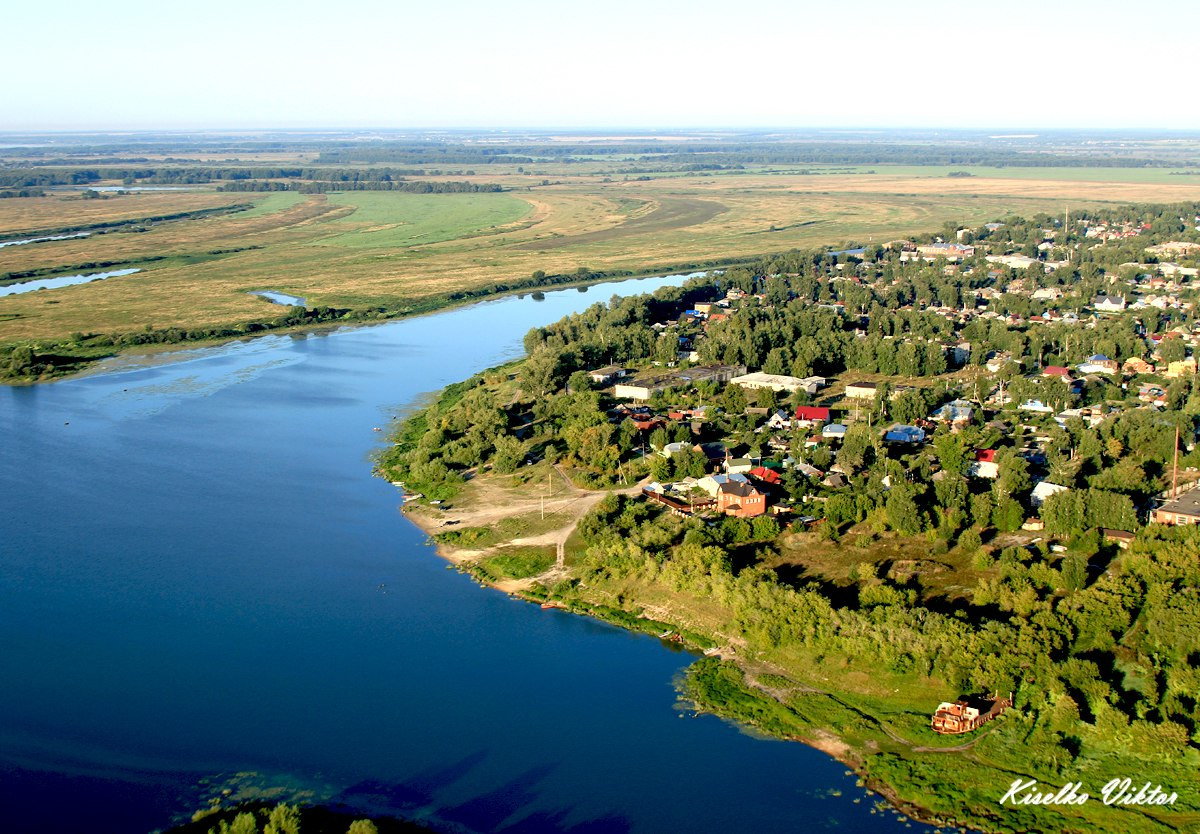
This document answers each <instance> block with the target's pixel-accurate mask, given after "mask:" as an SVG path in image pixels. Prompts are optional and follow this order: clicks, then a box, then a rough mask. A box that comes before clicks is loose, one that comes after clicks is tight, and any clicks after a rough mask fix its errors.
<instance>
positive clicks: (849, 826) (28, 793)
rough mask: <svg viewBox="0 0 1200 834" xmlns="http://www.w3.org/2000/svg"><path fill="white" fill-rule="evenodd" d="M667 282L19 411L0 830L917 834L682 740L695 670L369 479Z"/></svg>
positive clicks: (3, 648)
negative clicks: (249, 794)
mask: <svg viewBox="0 0 1200 834" xmlns="http://www.w3.org/2000/svg"><path fill="white" fill-rule="evenodd" d="M678 280H680V279H678V278H670V279H662V278H658V279H642V280H637V281H628V282H623V283H619V284H611V285H601V286H594V287H591V288H590V289H588V290H587V291H586V292H581V291H578V290H576V289H569V290H561V291H555V292H547V293H545V296H544V298H542V299H535V298H533V297H523V298H522V297H510V298H505V299H500V300H495V301H490V302H486V303H482V304H478V305H475V306H472V307H467V308H462V309H457V310H452V311H448V312H443V313H440V314H437V315H430V316H426V317H422V318H415V319H410V320H406V321H401V322H395V323H390V324H385V325H379V326H373V327H361V328H357V329H346V330H339V331H324V332H313V333H308V334H301V335H277V336H266V337H262V338H259V339H255V340H252V341H246V342H239V343H233V344H229V345H224V346H220V347H214V348H204V349H200V350H193V351H186V352H183V353H178V354H171V355H170V356H169V357H168V358H163V357H159V358H157V359H146V360H140V361H139V360H130V359H119V360H115V361H112V362H110V363H108V364H107V365H106V366H105V368H103V369H102V372H101V373H96V374H93V375H90V376H86V377H81V378H77V379H72V380H67V381H63V382H58V383H54V384H49V385H40V386H34V387H25V388H6V389H0V438H2V443H3V454H2V455H0V500H3V510H4V511H3V513H2V514H0V682H2V685H0V807H2V808H3V817H4V819H5V823H6V824H5V826H4V829H5V830H6V831H9V832H26V831H28V832H34V831H36V832H39V834H46V832H77V831H88V832H90V834H108V832H113V834H116V832H146V831H150V830H153V829H155V828H159V827H164V826H165V825H167V824H168V823H169V822H171V821H172V820H173V819H178V818H179V816H180V815H187V814H189V813H190V812H191V811H192V810H193V809H194V808H196V807H198V805H200V804H201V803H202V802H203V799H204V798H205V797H206V796H208V795H210V794H211V793H212V792H213V791H215V790H216V789H217V788H219V787H220V786H222V785H226V784H231V785H235V786H237V787H238V788H239V790H241V789H244V788H245V787H246V786H247V785H250V786H256V787H260V788H271V787H285V788H288V789H290V790H292V791H306V792H307V793H305V794H302V795H304V796H308V797H310V798H312V799H314V800H319V801H337V802H344V803H347V804H350V805H352V806H354V807H357V808H363V809H369V810H372V811H375V812H386V811H390V812H395V813H401V814H404V815H406V816H411V817H415V818H418V819H423V820H426V821H429V822H432V823H435V824H438V825H442V826H446V825H450V826H452V827H454V828H455V830H463V831H474V832H498V831H506V832H507V831H513V832H516V831H531V832H575V833H576V834H583V832H589V834H592V833H594V834H599V832H615V833H616V834H621V833H622V832H677V831H694V832H707V831H711V832H739V831H745V832H793V831H844V832H880V831H883V832H886V831H892V830H898V829H900V828H903V827H905V825H906V822H905V821H903V820H902V819H898V818H896V817H895V815H894V814H893V813H892V812H890V811H889V812H877V811H876V810H875V809H874V807H873V806H874V805H875V802H876V798H875V797H872V796H869V795H867V794H866V793H865V792H864V791H862V790H861V789H859V788H856V787H855V782H854V779H853V778H852V777H849V776H847V775H846V773H845V768H844V767H843V766H842V765H840V764H838V763H837V762H836V761H834V760H832V759H830V758H829V757H827V756H825V755H824V754H822V753H820V752H818V751H815V750H812V749H810V748H808V747H805V746H803V745H800V744H794V743H784V742H778V741H770V740H764V739H760V738H755V737H752V736H750V735H748V734H745V733H743V732H741V731H739V730H738V729H737V728H736V727H733V726H731V725H729V724H726V723H724V722H722V721H720V720H718V719H716V718H713V717H710V716H702V717H699V718H692V717H691V715H690V713H688V712H687V711H686V710H683V709H681V708H680V707H679V706H678V705H677V699H676V692H675V689H674V685H673V681H674V679H675V678H676V676H677V675H678V674H680V672H681V670H683V669H684V668H685V667H686V666H687V664H688V663H690V662H691V661H692V659H693V658H692V657H691V656H690V655H687V654H685V653H681V652H678V651H673V650H671V649H670V648H669V647H667V646H665V645H664V644H662V643H660V642H659V641H658V640H656V639H653V638H650V637H646V636H637V635H632V634H629V633H627V632H624V631H621V630H619V629H616V628H613V627H610V626H607V625H604V624H600V623H597V622H593V621H590V620H587V619H584V618H580V617H575V616H571V615H568V614H565V613H563V612H558V611H543V610H541V609H540V608H539V607H537V606H535V605H529V604H526V603H523V602H519V601H515V600H513V599H510V598H508V597H507V596H505V595H503V594H501V593H498V592H496V591H493V590H489V589H482V588H480V587H478V586H477V585H475V584H474V583H473V582H471V581H470V580H469V579H468V578H467V577H465V576H463V575H461V574H458V573H455V572H453V571H450V570H446V569H445V563H444V562H443V561H442V560H440V559H438V558H437V556H436V554H435V552H434V550H433V549H432V548H431V547H429V546H428V545H427V543H426V541H425V537H424V535H423V534H422V533H421V532H420V531H418V530H417V529H416V528H415V527H413V526H412V525H411V524H410V523H408V522H407V521H406V520H405V519H404V517H403V516H402V515H401V514H400V512H399V511H398V505H399V503H400V500H399V498H400V495H399V491H398V490H397V489H396V488H395V487H393V486H391V485H390V484H388V483H386V482H384V481H382V480H380V479H377V478H373V477H372V476H371V463H370V460H369V457H370V455H371V453H372V452H374V451H376V450H378V449H379V448H380V445H381V443H382V442H383V441H382V438H383V435H382V433H379V432H374V431H373V428H375V427H386V426H387V425H388V423H389V421H390V420H391V419H392V417H393V416H394V415H395V414H396V413H397V409H399V410H401V411H402V410H404V409H407V408H412V407H414V404H417V403H419V402H421V401H422V398H423V397H424V396H426V395H427V394H428V392H431V391H434V390H436V389H438V388H440V387H442V386H444V385H446V384H448V383H450V382H453V381H456V380H459V379H463V378H465V377H467V376H469V375H471V374H472V373H474V372H476V371H479V370H481V369H483V368H486V367H489V366H492V365H495V364H498V363H500V362H502V361H504V360H507V359H510V358H513V357H516V356H519V355H520V353H521V339H522V337H523V336H524V334H525V332H526V330H527V329H528V328H529V327H531V326H533V325H537V324H543V323H547V322H550V321H553V320H555V319H557V318H559V317H560V316H562V315H564V314H566V313H568V312H571V311H575V310H580V309H582V308H584V307H586V306H587V305H588V304H590V303H594V302H595V301H597V300H606V299H608V298H609V297H610V295H612V294H613V293H614V292H620V293H623V294H624V293H631V292H637V291H643V290H646V289H652V288H654V287H657V286H662V285H664V284H667V283H677V282H678ZM912 825H914V826H915V825H916V824H915V823H913V824H912ZM14 826H15V827H14Z"/></svg>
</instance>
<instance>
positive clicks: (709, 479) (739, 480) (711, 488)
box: [696, 475, 750, 497]
mask: <svg viewBox="0 0 1200 834" xmlns="http://www.w3.org/2000/svg"><path fill="white" fill-rule="evenodd" d="M748 483H750V479H749V478H747V477H746V476H745V475H705V476H704V477H703V478H701V479H700V480H698V481H696V487H697V488H699V489H702V490H704V491H705V492H707V493H708V494H709V495H712V496H714V497H716V494H717V492H718V491H719V490H720V488H721V485H722V484H748Z"/></svg>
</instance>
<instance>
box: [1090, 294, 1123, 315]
mask: <svg viewBox="0 0 1200 834" xmlns="http://www.w3.org/2000/svg"><path fill="white" fill-rule="evenodd" d="M1092 308H1093V309H1094V310H1095V311H1096V312H1097V313H1119V312H1121V311H1122V310H1124V309H1125V298H1124V296H1120V295H1098V296H1096V297H1095V298H1093V299H1092Z"/></svg>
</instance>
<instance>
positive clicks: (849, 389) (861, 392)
mask: <svg viewBox="0 0 1200 834" xmlns="http://www.w3.org/2000/svg"><path fill="white" fill-rule="evenodd" d="M878 390H879V386H878V385H876V384H875V383H874V382H850V383H847V384H846V396H847V397H848V398H849V399H852V400H873V399H875V392H876V391H878Z"/></svg>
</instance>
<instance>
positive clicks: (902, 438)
mask: <svg viewBox="0 0 1200 834" xmlns="http://www.w3.org/2000/svg"><path fill="white" fill-rule="evenodd" d="M883 439H884V440H890V441H891V442H893V443H920V442H921V441H922V440H924V439H925V430H924V429H921V428H918V427H917V426H905V425H900V424H897V425H894V426H892V427H891V428H889V429H888V430H887V433H886V434H884V436H883Z"/></svg>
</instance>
